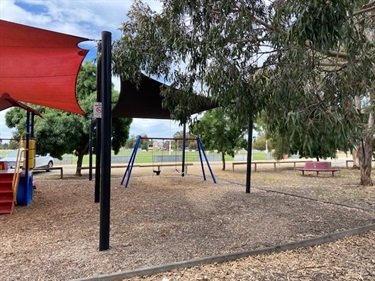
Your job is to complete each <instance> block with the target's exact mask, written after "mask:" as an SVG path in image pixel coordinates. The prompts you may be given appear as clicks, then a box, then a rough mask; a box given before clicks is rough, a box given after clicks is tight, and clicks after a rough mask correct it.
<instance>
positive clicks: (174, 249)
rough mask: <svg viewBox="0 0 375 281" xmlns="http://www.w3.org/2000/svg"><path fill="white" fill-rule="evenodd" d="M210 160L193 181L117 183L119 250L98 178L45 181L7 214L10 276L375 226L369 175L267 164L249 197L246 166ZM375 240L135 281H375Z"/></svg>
mask: <svg viewBox="0 0 375 281" xmlns="http://www.w3.org/2000/svg"><path fill="white" fill-rule="evenodd" d="M212 168H213V171H214V174H215V176H216V179H217V182H218V183H217V184H214V183H213V182H212V180H211V178H210V175H209V173H208V172H207V171H206V176H207V180H206V181H203V179H202V174H201V170H200V166H199V164H198V163H197V164H194V166H192V167H189V168H188V174H187V175H186V176H185V177H181V176H180V175H179V174H178V173H177V172H176V169H175V167H165V168H163V169H162V172H161V175H160V176H155V175H154V174H153V173H152V169H151V168H149V169H148V168H134V169H133V174H132V177H131V180H130V185H129V188H124V187H123V186H121V185H120V182H121V178H122V175H123V172H124V170H123V169H113V171H112V181H111V215H110V220H111V231H110V250H108V251H102V252H100V251H98V247H99V217H100V204H98V203H94V181H88V179H87V175H88V171H87V170H85V171H84V175H83V176H82V177H75V176H73V174H74V167H69V166H66V167H65V166H64V179H60V177H59V172H58V171H53V172H50V173H46V172H38V173H35V175H34V184H35V185H36V190H35V191H34V199H33V201H32V203H31V204H30V205H29V206H26V207H23V206H17V207H16V208H15V213H14V214H13V215H7V216H0V249H1V251H0V261H1V266H0V280H72V279H78V278H84V277H93V276H100V275H103V274H111V273H116V272H121V271H125V270H131V269H137V268H143V267H148V266H156V265H161V264H166V263H172V262H177V261H183V260H188V259H194V258H202V257H206V256H212V255H221V254H226V253H233V252H239V251H245V250H253V249H260V248H264V247H271V246H276V245H280V244H284V243H289V242H294V241H300V240H303V239H308V238H313V237H318V236H321V235H325V234H329V233H335V232H338V231H342V230H346V229H350V228H355V227H359V226H364V225H367V224H370V223H373V222H374V214H375V196H374V195H375V188H374V187H362V186H359V185H358V183H359V171H357V170H350V169H342V170H341V171H340V172H339V173H337V174H336V176H335V177H334V178H332V177H331V176H330V174H329V173H328V174H326V175H321V176H319V177H316V175H314V174H311V175H307V176H305V177H302V176H301V175H300V172H298V171H294V170H293V169H292V167H288V166H287V165H283V166H280V167H278V169H277V171H274V170H273V166H272V165H270V166H269V167H267V165H264V166H259V167H258V172H257V173H254V172H253V173H252V182H251V185H252V190H251V193H250V194H246V193H245V166H243V167H242V166H241V167H236V170H235V172H234V173H233V172H232V170H231V169H230V166H229V165H228V170H227V171H221V165H220V164H213V165H212ZM374 254H375V233H374V232H368V233H366V234H362V235H356V236H353V237H349V238H344V239H341V240H339V241H337V242H333V243H329V244H324V245H320V246H316V247H310V248H305V249H298V250H293V251H287V252H282V253H275V254H269V255H260V256H256V257H251V258H244V259H240V260H236V261H232V262H227V263H218V264H212V265H203V266H199V267H194V268H190V269H182V270H176V271H173V272H168V273H162V274H157V275H154V276H146V277H134V278H132V279H128V280H163V281H172V280H375V255H374Z"/></svg>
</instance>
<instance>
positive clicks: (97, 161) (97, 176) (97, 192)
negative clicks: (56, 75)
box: [95, 42, 102, 203]
mask: <svg viewBox="0 0 375 281" xmlns="http://www.w3.org/2000/svg"><path fill="white" fill-rule="evenodd" d="M101 51H102V44H101V42H99V43H98V53H99V54H100V55H99V57H98V64H97V66H96V101H97V102H101V101H102V97H101V90H102V86H101V85H102V81H101V79H102V74H101V71H102V56H101ZM101 136H102V122H101V119H99V118H96V140H95V154H96V159H95V203H99V201H100V162H101V157H100V156H101V151H102V149H101Z"/></svg>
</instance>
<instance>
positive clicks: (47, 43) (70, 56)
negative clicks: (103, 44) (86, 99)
mask: <svg viewBox="0 0 375 281" xmlns="http://www.w3.org/2000/svg"><path fill="white" fill-rule="evenodd" d="M87 40H88V39H86V38H81V37H76V36H71V35H67V34H62V33H57V32H52V31H48V30H43V29H39V28H35V27H30V26H25V25H20V24H16V23H11V22H7V21H3V20H0V95H2V94H3V93H9V94H10V96H11V97H12V98H14V99H15V100H18V101H24V102H29V103H32V104H37V105H42V106H47V107H52V108H56V109H61V110H64V111H69V112H74V113H78V114H84V112H83V110H82V109H81V107H80V106H79V104H78V103H77V98H76V80H77V75H78V71H79V67H80V65H81V63H82V61H83V59H84V57H85V55H86V54H87V52H88V50H84V49H81V48H79V47H78V43H80V42H82V41H87Z"/></svg>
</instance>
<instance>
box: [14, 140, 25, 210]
mask: <svg viewBox="0 0 375 281" xmlns="http://www.w3.org/2000/svg"><path fill="white" fill-rule="evenodd" d="M25 134H26V133H22V134H21V136H20V141H19V144H18V151H17V158H16V166H15V167H14V174H13V180H12V191H13V199H14V202H16V201H17V190H18V184H19V179H20V176H19V173H20V168H21V161H22V158H21V156H22V153H21V147H22V138H23V136H24V135H25ZM16 203H17V202H16Z"/></svg>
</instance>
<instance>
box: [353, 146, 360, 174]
mask: <svg viewBox="0 0 375 281" xmlns="http://www.w3.org/2000/svg"><path fill="white" fill-rule="evenodd" d="M358 147H359V143H358V144H357V145H356V146H355V147H354V148H353V151H352V156H353V169H359V157H358Z"/></svg>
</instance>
